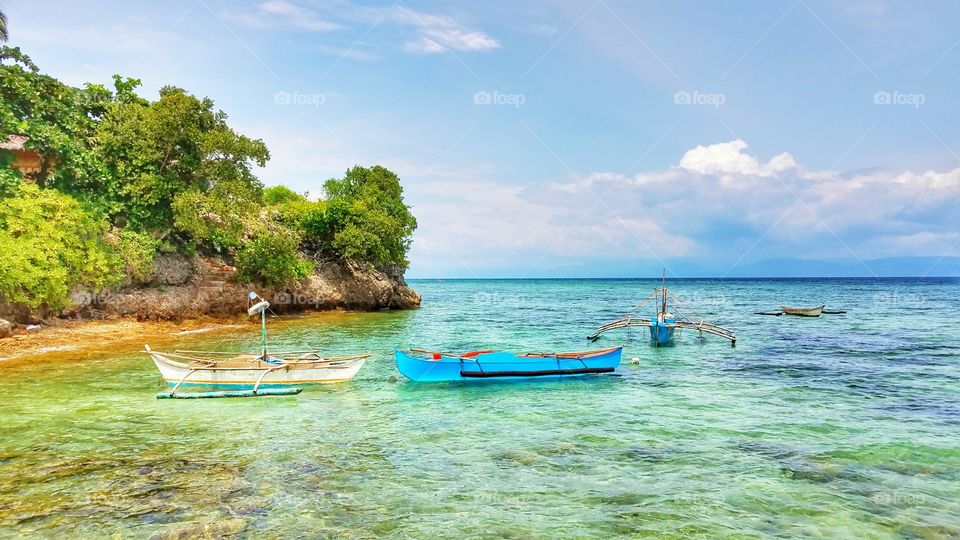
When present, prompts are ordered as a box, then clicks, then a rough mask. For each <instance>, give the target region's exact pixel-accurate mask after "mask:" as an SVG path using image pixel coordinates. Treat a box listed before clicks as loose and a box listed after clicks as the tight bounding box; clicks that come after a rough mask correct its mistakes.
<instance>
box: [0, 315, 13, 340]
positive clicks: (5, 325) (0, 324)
mask: <svg viewBox="0 0 960 540" xmlns="http://www.w3.org/2000/svg"><path fill="white" fill-rule="evenodd" d="M11 332H13V325H12V324H10V321H8V320H6V319H0V338H5V337H7V336H9V335H10V333H11Z"/></svg>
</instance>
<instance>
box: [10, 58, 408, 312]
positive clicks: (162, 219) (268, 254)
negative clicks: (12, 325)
mask: <svg viewBox="0 0 960 540" xmlns="http://www.w3.org/2000/svg"><path fill="white" fill-rule="evenodd" d="M139 86H140V81H139V80H137V79H132V78H125V77H121V76H119V75H116V76H114V80H113V84H112V87H107V86H105V85H100V84H90V83H88V84H86V85H84V86H83V87H82V88H77V87H73V86H69V85H66V84H64V83H62V82H61V81H59V80H57V79H55V78H54V77H51V76H49V75H45V74H43V73H41V72H40V70H39V69H38V67H37V66H36V65H35V64H34V63H33V62H32V61H31V60H30V58H29V57H28V56H26V55H25V54H23V53H22V52H21V51H20V49H19V48H11V47H6V46H4V47H2V48H0V143H2V142H4V141H11V142H10V145H13V144H14V143H15V144H17V145H19V146H17V151H18V152H19V154H17V153H16V152H13V151H11V150H9V149H5V150H4V149H0V300H2V302H3V303H6V304H20V305H24V306H27V307H29V308H37V307H43V308H46V309H49V310H57V309H60V308H62V307H64V306H67V305H69V303H70V294H71V291H72V290H74V289H76V288H83V289H85V290H92V291H99V290H103V289H105V288H109V287H117V286H121V285H130V284H136V283H146V282H148V281H149V279H150V277H151V274H152V273H153V272H154V271H155V269H154V267H153V264H152V262H153V261H154V259H155V258H156V257H157V255H158V254H180V255H186V256H192V255H194V254H200V255H209V256H212V257H217V258H218V259H220V260H223V261H225V262H227V263H230V264H233V265H235V266H236V268H237V277H238V278H239V279H241V280H245V281H251V282H260V283H265V284H269V285H280V284H284V283H291V282H294V281H297V280H299V279H302V278H304V277H305V276H307V275H308V274H310V272H311V271H313V270H314V269H315V268H316V266H317V265H319V264H324V262H325V261H350V262H351V263H360V264H362V265H367V266H370V267H375V268H384V267H393V268H400V269H403V268H406V266H407V258H406V255H407V251H408V249H409V247H410V239H411V235H412V233H413V231H414V229H415V228H416V226H417V222H416V219H415V218H414V217H413V215H412V214H411V213H410V209H409V207H408V206H407V205H406V204H405V203H404V200H403V190H402V187H401V186H400V180H399V178H398V177H397V175H396V174H394V173H393V172H391V171H389V170H387V169H386V168H384V167H381V166H373V167H369V168H368V167H361V166H356V167H353V168H351V169H350V170H348V171H347V172H346V174H345V176H344V177H343V178H334V179H330V180H327V181H326V182H325V183H324V184H323V187H324V193H325V196H324V197H321V198H320V199H318V200H311V199H309V198H308V197H306V196H305V195H302V194H299V193H296V192H295V191H293V190H291V189H289V188H287V187H284V186H275V187H270V188H265V186H264V185H263V184H262V183H261V181H260V180H259V179H258V178H257V176H256V174H255V169H256V168H257V167H264V166H265V165H266V163H267V162H268V160H269V159H270V153H269V150H268V149H267V146H266V145H265V144H264V142H263V141H262V140H259V139H254V138H251V137H248V136H245V135H243V134H240V133H238V132H236V131H235V130H233V129H232V128H231V127H230V126H229V124H228V123H227V115H226V114H225V113H224V112H223V111H220V110H217V109H216V108H215V106H214V102H213V101H212V100H210V99H208V98H199V97H196V96H194V95H192V94H190V93H189V92H187V91H186V90H184V89H182V88H177V87H174V86H165V87H163V88H162V89H160V92H159V96H158V98H157V99H155V100H149V99H146V98H144V97H142V96H140V95H139V94H138V93H137V89H138V88H139ZM10 145H8V146H10ZM23 155H29V156H31V157H32V158H33V159H35V163H34V164H33V166H31V167H30V168H24V167H22V166H18V163H17V160H18V159H22V156H23ZM25 171H26V172H25Z"/></svg>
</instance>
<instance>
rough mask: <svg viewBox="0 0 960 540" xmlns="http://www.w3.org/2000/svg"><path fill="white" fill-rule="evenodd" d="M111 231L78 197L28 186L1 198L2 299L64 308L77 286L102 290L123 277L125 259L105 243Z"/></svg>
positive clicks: (9, 301)
mask: <svg viewBox="0 0 960 540" xmlns="http://www.w3.org/2000/svg"><path fill="white" fill-rule="evenodd" d="M108 230H109V225H108V224H107V222H106V220H105V219H102V218H97V217H95V216H94V215H92V214H90V213H88V212H87V211H85V210H84V209H83V207H81V205H80V203H78V202H77V201H76V200H75V199H73V198H72V197H70V196H68V195H64V194H62V193H60V192H59V191H57V190H54V189H42V188H40V187H38V186H36V185H34V184H23V185H21V186H20V188H19V189H18V191H17V193H16V194H15V195H13V196H11V197H6V198H4V199H0V297H2V300H3V301H4V302H7V303H20V304H25V305H27V306H29V307H31V308H37V307H41V306H46V307H47V308H50V309H53V310H58V309H60V308H62V307H64V306H66V305H67V303H68V294H69V292H70V289H72V288H73V287H77V286H80V287H85V288H91V289H94V290H100V289H102V288H103V287H106V286H108V285H114V284H116V283H119V282H120V280H121V279H122V278H123V260H122V258H121V257H120V255H119V254H118V253H117V252H116V251H115V250H113V249H112V248H111V247H110V246H108V245H107V244H106V243H105V242H104V236H105V235H106V234H107V232H108Z"/></svg>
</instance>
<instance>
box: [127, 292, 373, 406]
mask: <svg viewBox="0 0 960 540" xmlns="http://www.w3.org/2000/svg"><path fill="white" fill-rule="evenodd" d="M249 298H250V300H251V301H254V300H257V299H259V300H260V302H257V303H256V304H254V305H253V306H251V307H250V308H249V309H248V310H247V313H248V314H249V315H257V314H259V315H260V328H261V332H260V351H259V352H256V353H233V352H217V351H184V350H177V351H174V352H172V353H165V352H158V351H154V350H152V349H151V348H150V346H149V345H144V348H145V349H146V351H147V353H148V354H149V355H150V357H151V358H152V359H153V362H154V364H156V366H157V369H158V370H160V374H161V375H162V376H163V379H164V380H165V381H166V383H167V385H169V386H172V387H173V388H172V389H171V390H170V391H169V392H160V393H159V394H157V398H158V399H162V398H207V397H210V398H215V397H252V396H267V395H289V394H299V393H300V392H301V391H302V388H299V385H304V384H323V383H336V382H341V381H347V380H350V379H352V378H353V377H354V376H355V375H356V374H357V372H358V371H360V368H361V367H363V363H364V361H366V359H367V358H368V357H369V356H370V355H369V354H357V355H351V356H336V357H324V356H322V355H321V354H320V351H317V350H303V351H287V352H272V351H271V352H268V351H267V322H266V311H267V309H269V307H270V303H269V302H267V301H266V300H264V299H263V298H261V297H260V296H259V295H257V294H256V293H254V292H251V293H250V295H249ZM181 386H205V387H214V388H218V389H220V390H219V391H216V392H197V393H184V392H180V393H177V390H179V389H180V387H181Z"/></svg>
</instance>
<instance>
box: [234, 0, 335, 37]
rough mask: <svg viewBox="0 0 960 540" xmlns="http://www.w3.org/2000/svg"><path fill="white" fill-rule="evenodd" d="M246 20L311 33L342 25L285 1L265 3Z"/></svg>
mask: <svg viewBox="0 0 960 540" xmlns="http://www.w3.org/2000/svg"><path fill="white" fill-rule="evenodd" d="M245 20H246V21H247V22H248V23H253V24H258V23H259V24H263V25H265V26H281V27H285V28H297V29H301V30H306V31H309V32H329V31H331V30H336V29H337V28H340V25H338V24H335V23H333V22H330V21H328V20H326V19H324V18H322V17H320V15H319V14H317V13H316V12H314V11H313V10H310V9H307V8H304V7H302V6H299V5H296V4H292V3H290V2H287V1H285V0H269V1H268V2H263V3H262V4H260V5H259V6H258V8H257V11H256V12H254V13H250V14H247V16H246V18H245Z"/></svg>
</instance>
